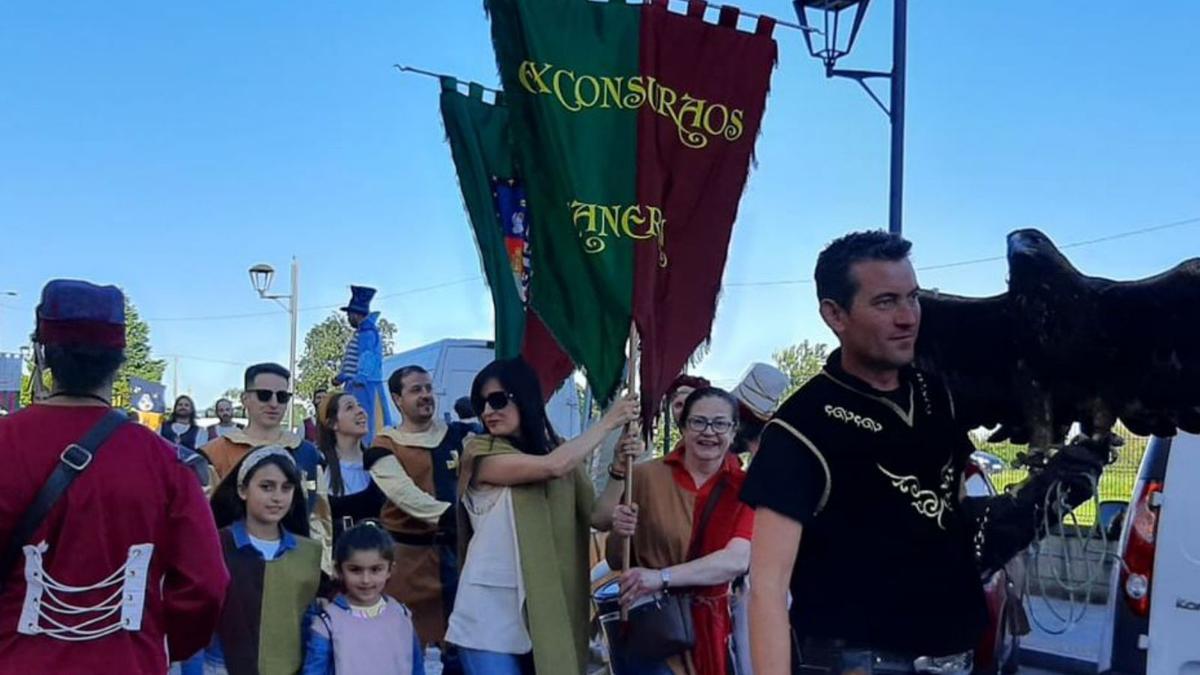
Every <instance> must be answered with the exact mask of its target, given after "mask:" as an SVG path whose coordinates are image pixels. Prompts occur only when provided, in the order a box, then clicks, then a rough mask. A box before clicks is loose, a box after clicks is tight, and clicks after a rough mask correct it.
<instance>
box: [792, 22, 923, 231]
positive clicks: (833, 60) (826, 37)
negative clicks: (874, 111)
mask: <svg viewBox="0 0 1200 675" xmlns="http://www.w3.org/2000/svg"><path fill="white" fill-rule="evenodd" d="M870 2H871V0H793V3H792V4H793V5H794V6H795V8H796V16H797V17H798V18H799V19H800V25H801V26H803V27H804V28H805V30H804V31H803V33H804V42H805V44H807V45H808V51H809V53H810V54H812V55H813V56H815V57H817V58H819V59H821V61H823V62H824V63H825V77H844V78H847V79H851V80H854V81H856V82H858V84H859V85H861V86H862V88H863V89H864V90H866V92H867V94H868V95H869V96H870V97H871V99H872V100H873V101H875V103H876V104H877V105H879V107H880V108H881V109H883V112H884V114H885V115H887V116H888V120H890V121H891V125H892V138H891V181H890V186H889V191H888V192H889V194H888V231H889V232H892V233H894V234H901V232H902V229H903V227H902V221H903V206H904V89H905V73H906V71H907V69H908V56H907V54H908V0H893V2H894V11H893V16H892V69H891V71H889V72H880V71H874V70H846V69H840V68H837V67H836V66H837V61H838V59H840V58H841V57H843V56H845V55H847V54H849V53H850V50H851V49H852V48H853V47H854V41H855V40H856V39H857V38H858V30H859V28H861V27H862V20H863V16H864V15H866V13H867V5H869V4H870ZM850 10H853V12H854V17H853V19H852V23H851V27H850V34H849V36H846V33H845V31H841V30H839V29H840V28H841V26H842V23H843V21H842V19H843V16H842V13H843V12H847V13H848V12H849V11H850ZM810 12H812V14H813V16H812V17H810V16H809V13H810ZM810 19H811V20H810ZM818 20H819V21H820V22H821V23H822V24H823V28H822V29H817V28H816V26H815V25H814V24H816V23H817V22H818ZM814 33H816V34H818V35H820V36H821V37H822V38H823V44H819V45H814V44H813V37H812V36H813V34H814ZM873 78H883V79H887V80H888V81H889V82H890V84H891V96H890V98H889V100H888V105H884V104H883V101H881V100H880V99H879V96H877V95H876V94H875V92H874V90H872V89H871V87H870V86H869V85H868V84H867V80H870V79H873Z"/></svg>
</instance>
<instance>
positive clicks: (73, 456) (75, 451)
mask: <svg viewBox="0 0 1200 675" xmlns="http://www.w3.org/2000/svg"><path fill="white" fill-rule="evenodd" d="M58 460H59V461H60V462H62V463H63V464H66V465H67V466H69V467H71V468H72V469H74V470H76V471H83V470H84V469H86V468H87V467H88V465H89V464H91V463H92V453H91V452H90V451H89V450H88V449H87V448H85V447H83V446H82V445H78V444H76V443H72V444H70V445H68V446H67V448H66V449H65V450H63V451H62V454H61V455H59V456H58Z"/></svg>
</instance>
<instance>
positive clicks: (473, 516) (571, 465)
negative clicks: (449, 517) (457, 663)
mask: <svg viewBox="0 0 1200 675" xmlns="http://www.w3.org/2000/svg"><path fill="white" fill-rule="evenodd" d="M471 404H472V405H473V407H474V409H475V412H477V413H478V415H479V418H480V421H481V422H482V423H483V425H484V427H485V430H486V434H485V435H481V436H476V437H474V438H473V439H471V441H469V442H468V443H467V446H466V448H465V449H464V454H463V460H462V467H461V471H460V474H459V485H460V494H461V502H460V503H461V507H462V508H461V509H460V511H459V514H460V517H461V516H465V519H464V520H465V521H467V522H463V524H462V525H460V528H459V531H460V539H459V541H460V549H462V548H464V547H465V549H466V555H465V558H464V559H465V562H464V564H463V570H462V576H461V578H460V579H459V585H458V596H457V598H456V600H455V604H454V611H453V612H452V613H451V615H450V625H449V630H448V631H447V633H446V640H447V641H448V642H451V643H454V644H456V645H458V647H459V654H460V658H461V661H462V664H463V668H464V670H465V671H466V673H467V675H532V674H533V673H539V674H540V675H582V674H583V673H584V672H585V671H586V668H587V655H588V633H589V630H588V613H589V598H588V534H589V531H590V525H589V520H590V516H591V511H592V505H593V491H592V485H591V481H590V480H589V479H588V477H587V475H586V473H585V472H584V471H583V469H582V466H581V465H582V464H583V461H584V459H586V458H587V457H588V455H590V454H591V452H592V451H593V450H595V449H596V448H597V447H598V446H599V445H600V443H601V442H602V441H603V440H604V438H605V437H606V436H607V435H608V434H609V433H611V432H613V431H616V430H618V429H620V428H621V427H623V426H624V425H625V424H626V423H628V422H630V421H632V420H634V419H636V418H637V416H638V402H637V400H636V399H634V398H625V399H621V400H618V401H617V402H616V403H614V404H613V406H612V407H611V408H610V409H609V411H608V413H607V414H605V415H604V417H603V418H601V420H600V421H599V422H598V423H596V424H595V425H593V426H592V427H591V428H590V429H588V430H587V431H586V432H584V433H583V434H582V435H581V436H579V437H578V438H575V439H574V440H571V441H566V442H564V441H562V439H560V438H559V437H558V435H557V434H556V433H555V432H554V429H553V428H552V427H551V426H550V423H549V421H548V420H547V419H546V411H545V407H544V404H543V398H542V389H541V386H540V385H539V384H538V379H537V375H536V374H535V373H534V371H533V369H532V368H530V367H529V365H528V364H527V363H525V361H523V360H521V359H510V360H509V359H506V360H499V361H495V362H493V363H491V364H490V365H488V366H487V367H486V368H484V369H483V371H482V372H480V373H479V375H478V376H477V377H476V378H475V381H474V383H473V384H472V385H471ZM639 443H640V442H638V441H636V440H632V441H631V440H630V439H626V441H625V442H624V443H623V445H624V446H630V445H635V444H639Z"/></svg>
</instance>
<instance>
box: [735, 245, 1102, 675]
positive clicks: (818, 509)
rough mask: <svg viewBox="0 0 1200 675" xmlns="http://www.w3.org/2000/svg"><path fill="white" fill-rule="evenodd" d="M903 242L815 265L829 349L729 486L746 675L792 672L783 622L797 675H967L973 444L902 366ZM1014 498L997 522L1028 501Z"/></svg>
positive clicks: (907, 289)
mask: <svg viewBox="0 0 1200 675" xmlns="http://www.w3.org/2000/svg"><path fill="white" fill-rule="evenodd" d="M909 248H910V244H909V242H907V241H905V240H904V239H902V238H900V237H899V236H896V235H890V234H888V233H885V232H862V233H855V234H851V235H847V236H845V237H842V238H841V239H839V240H837V241H835V242H833V243H832V244H830V245H829V247H827V248H826V249H825V251H823V252H822V253H821V255H820V257H819V258H818V261H817V269H816V286H817V294H818V297H819V299H820V301H821V306H820V311H821V317H822V319H824V321H825V323H826V324H827V325H828V326H829V327H830V329H832V330H833V332H834V333H835V334H836V335H837V338H838V341H839V343H840V348H839V349H837V350H835V351H834V352H833V354H831V355H830V357H829V360H828V362H827V363H826V366H825V368H824V370H823V371H822V372H821V373H820V374H819V375H817V376H816V377H814V378H813V379H812V380H810V381H809V382H808V383H807V384H806V385H804V386H803V387H802V388H801V389H800V390H798V391H797V392H796V393H795V394H793V395H792V396H791V397H790V398H789V399H788V400H787V402H785V403H784V404H783V406H782V407H781V408H780V410H779V411H778V412H777V413H776V415H775V417H774V419H772V420H771V422H770V423H768V425H767V427H766V428H765V430H764V432H763V437H762V445H761V449H760V450H759V454H758V456H757V457H755V459H754V461H753V463H752V464H751V466H750V471H749V476H748V478H747V480H746V483H745V486H744V487H743V489H742V499H743V500H744V501H745V502H747V503H748V504H750V505H751V506H754V507H755V508H756V518H755V533H754V543H753V549H752V554H751V575H752V577H753V579H754V585H753V587H752V589H751V604H750V627H751V633H750V634H751V645H752V646H751V650H752V653H753V660H754V669H755V673H756V675H783V674H785V673H790V672H792V664H793V661H794V659H793V657H794V652H793V650H792V649H790V648H789V645H791V644H793V641H792V639H791V637H792V636H791V635H789V630H788V627H789V624H790V626H791V628H792V631H793V632H794V635H795V643H794V645H795V646H796V647H798V648H799V652H800V658H801V659H802V661H803V666H802V670H800V671H799V672H833V673H854V674H858V673H864V674H865V673H914V672H937V673H967V672H969V671H970V669H971V660H972V659H971V649H972V647H973V646H974V644H975V643H976V641H977V640H978V638H979V636H980V634H981V632H982V631H983V628H984V625H985V622H986V619H987V616H986V605H985V601H984V596H983V590H982V583H981V576H980V575H981V572H982V571H983V569H984V568H986V567H987V565H984V564H981V561H980V560H978V559H977V555H976V546H975V544H976V543H977V539H976V538H975V536H974V534H975V531H976V529H977V526H978V523H979V520H980V519H979V518H978V517H977V516H975V515H968V514H969V513H971V514H973V513H974V512H972V511H970V510H969V509H967V508H964V507H965V505H964V504H961V503H960V501H959V485H960V482H961V476H962V471H963V469H964V467H965V465H966V463H967V461H969V457H970V455H971V453H972V451H973V450H974V446H973V445H972V443H971V441H970V439H969V437H968V436H967V434H966V431H967V430H966V429H964V428H962V427H961V426H960V425H959V424H958V423H956V420H955V411H954V400H953V397H952V395H951V392H950V391H949V390H947V388H946V387H945V386H944V385H943V384H942V382H941V381H939V380H937V379H936V378H934V377H932V376H931V375H929V374H927V373H923V372H921V371H918V370H916V369H915V368H913V367H912V365H911V364H912V361H913V354H914V346H915V343H916V340H917V334H918V329H919V327H920V321H921V308H920V304H919V302H918V298H917V291H918V285H917V280H916V275H915V273H914V272H913V267H912V264H911V263H910V262H909V260H908V252H909ZM1084 456H1085V457H1087V456H1088V455H1087V453H1084ZM1092 473H1093V475H1098V473H1099V468H1096V469H1095V471H1094V472H1092ZM1054 475H1058V474H1054ZM1086 482H1087V481H1084V483H1086ZM1085 488H1086V486H1085ZM1086 493H1087V490H1086V489H1079V490H1076V491H1075V492H1074V493H1073V495H1072V497H1073V501H1076V502H1078V501H1082V500H1083V498H1086V496H1087V494H1086ZM1039 494H1040V495H1041V496H1044V495H1045V489H1044V487H1043V489H1041V490H1040V493H1039ZM1022 499H1023V501H1021V500H1011V499H1010V500H1009V502H1008V503H1006V505H1005V507H1004V509H1003V510H1004V511H1005V513H1006V514H1008V513H1010V512H1012V511H1014V508H1015V507H1014V505H1017V506H1022V505H1024V506H1029V505H1031V504H1032V503H1033V501H1034V500H1033V499H1031V498H1024V497H1023V498H1022ZM1024 506H1022V508H1024ZM1017 510H1020V509H1017ZM1035 515H1036V514H1035V513H1034V512H1033V511H1031V510H1029V509H1026V510H1024V511H1021V512H1020V513H1019V514H1015V515H1013V516H1012V517H1013V518H1015V519H1017V520H1020V521H1021V522H1024V520H1026V519H1027V520H1028V521H1029V528H1028V529H1029V532H1028V538H1029V539H1032V537H1033V536H1035V535H1034V533H1033V530H1034V528H1035V526H1034V525H1033V521H1034V517H1035ZM802 534H803V540H802V539H801V535H802ZM1023 543H1027V542H1022V544H1023ZM1009 548H1010V549H1013V552H1015V550H1019V548H1017V547H1015V546H1010V547H1009ZM997 555H999V554H997ZM1004 555H1007V553H1005V554H1004ZM1001 564H1003V563H1001ZM789 590H790V592H791V596H792V598H793V603H792V606H791V610H790V617H789V611H788V609H787V595H788V591H789ZM789 618H790V621H789Z"/></svg>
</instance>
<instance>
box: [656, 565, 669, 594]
mask: <svg viewBox="0 0 1200 675" xmlns="http://www.w3.org/2000/svg"><path fill="white" fill-rule="evenodd" d="M658 575H659V578H661V579H662V591H663V592H664V593H666V592H667V589H668V588H670V587H671V570H669V569H667V568H665V567H664V568H663V569H661V570H659V571H658Z"/></svg>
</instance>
